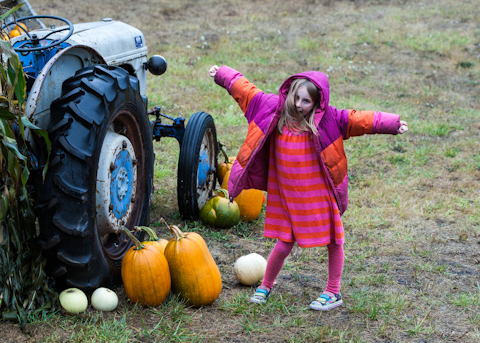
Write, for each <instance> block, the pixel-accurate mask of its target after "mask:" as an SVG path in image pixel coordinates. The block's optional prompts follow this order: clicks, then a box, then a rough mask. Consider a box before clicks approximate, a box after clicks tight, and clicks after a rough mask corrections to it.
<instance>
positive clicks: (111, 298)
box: [91, 287, 118, 311]
mask: <svg viewBox="0 0 480 343" xmlns="http://www.w3.org/2000/svg"><path fill="white" fill-rule="evenodd" d="M91 301H92V306H93V308H94V309H96V310H97V311H113V310H115V309H116V308H117V305H118V296H117V294H116V293H115V292H114V291H112V290H111V289H108V288H105V287H100V288H97V289H96V290H95V292H93V294H92V298H91Z"/></svg>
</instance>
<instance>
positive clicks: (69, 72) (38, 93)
mask: <svg viewBox="0 0 480 343" xmlns="http://www.w3.org/2000/svg"><path fill="white" fill-rule="evenodd" d="M98 64H106V62H105V60H104V58H103V57H102V56H101V55H100V54H99V53H98V52H97V51H96V50H94V49H92V48H91V47H88V46H85V45H76V46H71V47H68V48H66V49H64V50H62V51H61V52H59V53H58V54H56V55H55V56H54V57H53V58H52V59H50V61H48V63H47V64H46V65H45V67H44V68H43V69H42V71H41V72H40V73H39V75H38V77H37V79H36V80H35V82H34V83H33V86H32V89H31V90H30V94H29V95H28V98H27V103H26V105H25V115H26V116H27V118H28V119H30V121H31V122H32V123H34V124H35V125H37V126H38V127H40V128H41V129H44V130H46V129H47V128H48V124H49V123H50V104H51V103H52V102H53V100H55V99H58V98H59V97H60V96H61V95H62V85H63V82H64V81H65V80H66V79H68V78H70V77H72V76H74V75H75V72H76V71H77V70H80V69H83V68H85V67H89V66H93V65H98ZM27 139H28V138H27Z"/></svg>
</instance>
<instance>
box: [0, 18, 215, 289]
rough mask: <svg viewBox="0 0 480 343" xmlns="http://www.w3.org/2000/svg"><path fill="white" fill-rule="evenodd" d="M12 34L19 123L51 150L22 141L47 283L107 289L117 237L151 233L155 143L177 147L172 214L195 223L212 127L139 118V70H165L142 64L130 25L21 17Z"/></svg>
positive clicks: (203, 122)
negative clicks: (146, 229)
mask: <svg viewBox="0 0 480 343" xmlns="http://www.w3.org/2000/svg"><path fill="white" fill-rule="evenodd" d="M45 22H54V23H56V24H49V25H46V24H44V23H45ZM19 23H24V24H25V27H24V26H22V25H20V24H19ZM39 23H40V24H39ZM13 26H16V27H17V28H18V27H20V28H21V30H22V34H21V35H20V36H18V37H14V38H12V39H11V43H12V45H13V47H14V49H15V51H16V52H17V53H18V54H19V57H20V60H21V62H22V64H23V69H24V72H25V73H26V83H27V94H28V97H27V99H26V113H25V115H26V116H27V117H28V118H29V119H30V121H31V122H32V123H34V124H35V125H37V126H38V127H40V128H42V129H44V130H46V131H47V132H48V134H49V137H50V140H51V142H52V148H51V154H50V157H48V155H47V149H46V147H45V143H44V142H43V141H41V140H39V139H38V138H36V137H35V135H33V134H32V133H30V134H28V133H27V141H28V144H29V145H30V147H31V150H32V152H33V155H34V157H35V159H36V160H37V167H38V171H37V173H36V175H37V176H36V183H35V190H36V194H37V205H36V209H37V213H36V215H37V217H38V221H39V227H40V244H41V246H42V248H43V249H44V252H45V256H46V257H47V271H48V274H49V275H51V276H52V277H53V278H54V279H55V280H56V283H57V286H58V285H62V286H61V287H63V286H74V287H78V288H82V289H87V290H88V289H95V288H97V287H99V286H106V287H110V286H112V285H114V284H116V283H118V282H119V281H120V273H119V271H120V265H121V261H122V258H123V256H124V254H125V252H126V250H127V249H128V248H129V247H130V246H131V245H130V243H129V240H127V239H125V236H124V235H122V234H117V231H118V228H119V227H120V226H126V227H128V228H129V229H133V227H134V226H136V225H148V224H149V215H150V203H151V200H152V193H153V174H154V173H153V172H154V157H155V155H154V150H153V140H156V141H160V139H161V138H162V137H174V138H176V139H177V140H178V142H179V145H180V157H179V162H178V180H177V181H178V183H177V193H178V194H177V195H178V206H179V210H180V213H181V215H182V216H183V217H186V218H197V217H198V215H199V211H200V209H201V207H202V206H203V205H204V204H205V202H206V201H207V199H208V198H209V196H210V195H211V193H212V190H213V188H214V187H215V181H216V177H215V171H216V163H217V162H216V161H217V137H216V130H215V125H214V122H213V119H212V117H211V116H210V115H209V114H207V113H205V112H197V113H194V114H193V115H192V116H191V117H190V119H189V121H188V124H187V125H186V127H185V125H184V123H185V118H183V117H178V118H173V117H170V116H167V115H164V114H162V113H161V109H160V107H155V108H154V109H153V110H150V111H149V110H147V104H148V100H147V94H146V88H147V87H146V81H147V71H150V72H151V73H152V74H154V75H161V74H163V73H164V72H165V71H166V69H167V64H166V61H165V59H164V58H163V57H161V56H152V57H151V58H150V59H148V60H147V46H146V44H145V38H144V35H143V34H142V32H141V31H140V30H138V29H136V28H134V27H132V26H130V25H127V24H125V23H122V22H119V21H115V20H112V19H108V18H107V19H103V20H102V21H99V22H91V23H84V24H77V25H72V24H71V23H70V22H69V21H68V20H67V19H64V18H61V17H55V16H27V17H23V18H20V19H16V20H15V22H10V23H7V24H6V25H5V26H4V30H7V31H8V30H11V29H12V27H13ZM149 115H154V116H155V119H154V120H153V121H150V120H149V117H148V116H149ZM165 119H168V120H171V121H172V123H171V124H165V123H164V122H162V120H165ZM46 163H49V165H48V171H47V174H46V177H45V179H43V177H42V174H41V170H42V169H43V167H44V166H45V164H46Z"/></svg>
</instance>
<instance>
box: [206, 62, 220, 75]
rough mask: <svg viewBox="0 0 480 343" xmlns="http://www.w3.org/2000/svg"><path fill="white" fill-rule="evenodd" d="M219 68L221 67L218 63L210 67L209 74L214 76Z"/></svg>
mask: <svg viewBox="0 0 480 343" xmlns="http://www.w3.org/2000/svg"><path fill="white" fill-rule="evenodd" d="M218 69H220V68H219V67H218V66H217V65H214V66H213V67H211V68H210V70H209V71H208V74H209V75H210V76H211V77H214V76H215V74H216V73H217V71H218Z"/></svg>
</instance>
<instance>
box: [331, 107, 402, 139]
mask: <svg viewBox="0 0 480 343" xmlns="http://www.w3.org/2000/svg"><path fill="white" fill-rule="evenodd" d="M337 120H338V123H339V125H340V128H341V130H342V134H343V139H348V138H350V137H353V136H362V135H365V134H391V135H396V134H401V133H404V132H406V131H407V130H408V125H407V123H406V122H405V121H401V120H400V116H399V115H398V114H394V113H388V112H382V111H378V112H377V111H355V110H340V111H337Z"/></svg>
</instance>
